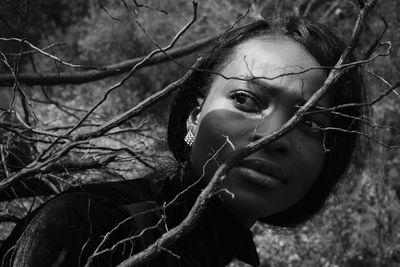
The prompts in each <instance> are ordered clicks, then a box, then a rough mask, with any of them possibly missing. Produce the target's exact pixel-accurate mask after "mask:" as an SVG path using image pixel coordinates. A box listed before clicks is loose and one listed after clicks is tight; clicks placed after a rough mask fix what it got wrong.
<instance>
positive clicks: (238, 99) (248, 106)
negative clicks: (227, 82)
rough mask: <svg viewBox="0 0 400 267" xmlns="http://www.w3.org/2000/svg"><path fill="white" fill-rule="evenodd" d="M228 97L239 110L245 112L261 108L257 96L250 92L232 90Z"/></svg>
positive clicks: (256, 110) (257, 110)
mask: <svg viewBox="0 0 400 267" xmlns="http://www.w3.org/2000/svg"><path fill="white" fill-rule="evenodd" d="M230 97H231V99H232V100H233V101H234V104H235V105H236V106H237V107H238V108H239V109H240V110H243V111H246V112H259V111H261V109H262V108H261V105H260V103H259V101H258V100H257V98H256V97H255V96H254V95H253V94H252V93H250V92H247V91H234V92H232V93H231V95H230Z"/></svg>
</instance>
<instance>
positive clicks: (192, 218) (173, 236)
mask: <svg viewBox="0 0 400 267" xmlns="http://www.w3.org/2000/svg"><path fill="white" fill-rule="evenodd" d="M375 3H376V0H371V1H369V2H367V3H366V4H365V5H364V7H363V9H361V10H360V13H359V16H358V19H357V22H356V25H355V27H354V31H353V34H352V38H351V41H350V43H349V45H348V46H347V48H346V49H345V50H344V52H343V53H342V55H341V57H340V59H339V61H338V63H337V64H336V66H340V65H342V64H343V63H345V62H346V61H347V60H348V58H349V55H350V54H351V53H352V51H353V50H354V49H355V47H356V45H357V43H358V39H359V36H360V34H361V30H362V27H363V24H364V21H365V19H366V16H367V14H368V12H369V11H370V9H371V8H372V7H373V6H374V4H375ZM342 73H343V72H342V71H339V70H337V69H333V70H332V71H331V72H330V74H329V76H328V78H327V79H326V81H325V83H324V85H323V86H322V87H321V88H320V89H319V90H318V91H317V92H316V93H315V94H314V95H313V96H311V98H310V99H309V100H308V101H307V102H306V103H305V104H304V105H303V106H302V107H301V108H300V109H299V110H298V111H297V112H296V114H295V115H294V116H293V117H292V118H290V119H289V121H288V122H286V123H285V124H284V125H283V126H282V127H281V128H280V129H278V130H276V131H274V132H272V133H271V134H269V135H267V136H265V137H262V138H260V139H259V140H257V141H255V142H252V143H250V144H249V145H247V146H246V147H244V148H241V149H238V150H236V153H234V154H233V155H232V156H231V157H230V158H229V159H228V160H227V161H226V162H224V163H223V164H222V165H221V166H220V167H219V168H218V170H217V171H216V172H215V174H214V176H213V178H212V179H211V181H210V182H209V184H208V185H207V186H206V187H205V188H204V189H203V191H202V192H201V193H200V195H199V197H198V198H197V200H196V202H195V204H194V205H193V207H192V209H191V210H190V212H189V214H188V215H187V217H186V218H185V219H184V220H183V221H182V222H181V223H180V224H179V225H178V226H176V227H174V228H172V229H171V230H170V231H168V232H166V233H165V234H163V235H162V237H161V238H160V239H158V240H157V241H156V242H155V243H154V244H152V245H150V246H149V247H148V248H147V249H145V250H144V251H142V252H140V253H138V254H136V255H134V256H132V257H130V258H128V259H126V260H125V261H123V262H122V263H121V264H120V265H118V266H119V267H126V266H135V265H136V264H138V263H140V262H142V261H143V260H144V259H150V258H152V257H154V256H156V255H158V254H159V253H161V249H160V247H168V246H169V245H170V244H172V243H173V242H175V240H177V239H178V238H179V236H181V235H183V234H185V233H187V232H188V231H190V229H191V228H193V227H194V226H193V225H194V224H195V223H196V221H197V220H198V218H199V217H200V215H201V213H202V211H203V210H204V209H205V206H206V205H207V203H208V201H209V199H210V196H212V195H214V193H215V192H216V191H218V185H219V183H220V181H221V180H222V179H224V177H225V175H226V174H227V172H228V171H229V170H230V169H231V168H232V167H233V166H234V165H235V164H236V163H237V162H238V161H240V160H241V159H243V158H245V157H246V156H248V155H250V154H252V153H254V152H255V151H257V150H258V149H260V148H261V147H262V146H264V145H266V144H268V143H271V142H273V141H275V140H277V139H278V138H280V137H282V136H283V135H284V134H286V133H287V132H289V131H290V130H292V129H293V128H294V127H296V125H297V124H298V123H299V122H300V121H301V117H302V116H303V114H304V113H305V112H307V110H309V109H310V108H311V107H312V106H314V105H315V104H316V103H317V102H318V101H319V100H320V99H321V98H322V97H323V96H324V95H325V94H326V93H327V92H328V89H330V88H331V87H332V86H331V85H332V84H333V83H334V82H335V81H336V80H337V79H338V78H339V77H340V76H341V75H342Z"/></svg>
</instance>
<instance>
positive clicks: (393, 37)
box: [0, 0, 400, 267]
mask: <svg viewBox="0 0 400 267" xmlns="http://www.w3.org/2000/svg"><path fill="white" fill-rule="evenodd" d="M124 3H126V4H127V5H128V6H129V10H130V12H131V13H130V12H127V9H126V7H125V5H124ZM140 4H145V5H148V6H150V7H153V8H155V9H159V10H155V9H150V8H146V7H137V6H135V4H134V1H133V2H131V1H129V2H128V1H127V2H124V1H117V0H115V1H102V0H98V1H96V0H90V1H73V2H71V1H67V0H60V1H50V0H43V1H36V2H29V1H21V0H16V1H7V0H4V1H1V2H0V37H19V38H26V39H27V40H29V41H30V42H31V43H33V44H35V45H36V46H38V47H46V46H48V45H49V44H50V43H52V44H54V43H59V42H64V43H63V44H62V45H59V46H56V47H54V48H53V49H52V51H51V53H53V54H55V55H57V56H58V57H60V58H62V59H63V60H65V61H68V62H72V63H75V64H82V65H89V66H105V65H109V64H113V63H118V62H121V61H124V60H127V59H131V58H135V57H139V56H142V55H145V54H146V53H148V52H150V51H151V50H153V49H155V46H154V44H153V43H152V42H150V41H149V40H148V39H147V38H146V36H145V35H144V34H143V32H142V31H141V30H140V29H139V27H138V26H137V24H135V22H134V21H133V20H132V17H133V16H135V17H136V18H137V20H138V22H140V23H141V24H142V25H143V27H144V28H145V29H146V31H147V32H148V33H149V34H150V35H151V36H152V37H153V38H154V39H155V41H156V42H157V43H159V44H160V45H161V46H164V45H167V44H168V43H169V41H170V40H171V39H172V38H173V36H174V35H175V33H176V32H177V31H179V29H180V28H181V27H182V26H183V25H184V24H185V23H186V22H187V21H189V20H190V19H191V16H192V5H191V2H190V1H184V0H165V1H155V0H152V1H143V2H141V3H140ZM249 4H250V2H248V1H238V0H230V1H212V0H204V1H200V3H199V17H198V19H197V21H196V23H195V25H194V26H193V27H192V28H191V29H190V30H189V32H188V33H187V34H185V35H184V36H183V38H182V39H181V40H180V41H179V42H178V44H177V45H183V44H188V43H191V42H193V41H196V40H199V39H201V38H203V37H208V36H211V35H214V34H216V33H218V32H221V31H223V30H226V29H227V28H229V27H230V26H231V25H232V24H234V23H235V22H236V21H237V20H238V19H239V18H240V17H241V16H242V15H243V14H245V13H246V11H249V14H248V16H247V17H248V18H250V17H257V16H263V17H265V18H268V17H274V16H277V15H280V14H284V13H287V12H298V13H300V14H308V15H309V16H311V17H313V18H315V19H317V20H319V21H322V22H324V23H327V24H329V25H331V26H333V27H334V28H335V29H337V31H338V34H339V35H341V36H343V37H344V38H346V39H348V38H349V35H350V33H351V29H352V26H353V25H354V20H355V16H356V8H355V6H356V4H355V3H354V2H352V1H334V0H327V1H321V0H317V1H315V0H314V1H304V0H296V1H288V0H285V1H277V0H269V1H256V2H255V3H254V4H253V5H251V7H250V8H249V10H248V7H249ZM27 8H28V10H29V12H27V14H28V16H25V13H24V12H25V10H26V9H27ZM160 10H163V11H166V12H167V13H168V14H165V13H164V12H161V11H160ZM399 13H400V5H399V3H398V1H396V0H386V1H380V2H379V3H378V5H377V6H376V8H375V9H374V11H373V13H372V15H371V17H370V18H369V19H368V24H367V26H366V29H365V32H364V34H363V36H362V38H361V40H360V46H359V49H358V53H359V54H362V53H363V52H365V51H366V49H367V48H368V46H369V44H371V43H372V42H373V41H374V40H375V39H376V38H377V36H378V35H379V34H380V32H381V31H382V30H383V28H384V24H383V22H382V19H381V16H383V17H384V18H385V19H386V21H387V23H388V29H387V32H386V34H385V36H384V37H383V41H388V40H390V41H391V43H392V51H391V55H390V56H388V57H381V58H378V59H377V60H375V61H374V62H373V63H371V64H368V65H366V66H365V67H364V69H365V71H366V72H373V73H376V74H378V75H380V76H382V77H383V78H385V79H386V81H388V82H389V83H391V84H394V83H396V82H399V77H400V76H399V74H400V59H399V55H400V49H399V47H400V43H399V42H400V31H399V28H400V20H399V18H398V14H399ZM248 18H245V19H244V20H246V19H248ZM23 48H24V49H26V47H23ZM20 49H21V47H20V46H19V45H18V44H16V43H10V42H0V51H2V52H3V53H5V54H8V59H9V61H10V62H13V63H15V60H16V58H15V57H13V56H12V55H11V54H12V53H18V52H19V51H20ZM198 55H199V53H195V54H194V55H190V56H187V57H185V58H181V59H178V61H179V62H180V63H182V64H184V65H191V64H192V62H193V61H194V59H195V58H196V57H197V56H198ZM13 60H14V61H13ZM56 71H59V72H73V71H75V70H74V69H71V68H68V67H65V66H63V65H61V64H58V63H55V62H54V61H53V60H51V59H49V58H47V57H44V56H42V55H39V54H37V53H36V54H31V55H30V56H24V57H21V62H20V72H21V73H24V72H38V73H47V72H56ZM0 72H1V73H8V70H7V68H6V67H5V66H4V65H0ZM184 72H185V69H184V68H182V67H179V66H178V65H177V64H175V63H173V62H168V63H162V64H159V65H156V66H152V67H146V68H143V69H141V70H140V71H139V72H137V73H136V74H135V75H134V77H132V78H131V79H129V80H128V81H127V82H126V83H125V84H124V85H123V86H122V87H120V88H119V89H118V90H117V91H115V92H113V93H112V94H111V96H110V97H109V99H108V101H107V102H106V103H105V104H103V105H102V106H101V107H100V108H99V109H98V110H97V112H96V114H95V115H94V116H92V117H91V118H90V122H92V123H101V122H102V121H105V120H108V119H110V118H112V117H113V116H115V115H117V114H119V113H121V112H123V111H125V110H127V109H129V108H130V107H132V106H133V105H135V104H137V103H139V102H140V101H141V100H143V99H144V98H145V97H147V96H149V95H151V94H152V93H154V92H156V91H157V90H160V89H161V88H163V87H164V86H166V85H168V84H169V83H171V82H172V81H174V80H176V79H177V78H179V77H180V76H181V75H182V74H183V73H184ZM366 76H367V80H368V85H369V94H370V97H371V98H372V97H373V96H376V95H378V94H379V93H380V92H382V91H383V90H384V89H385V88H386V85H385V84H384V83H382V82H380V81H379V80H378V79H376V78H374V77H373V76H372V75H369V74H367V75H366ZM120 78H121V76H117V77H112V78H108V79H104V80H100V81H96V82H92V83H86V84H82V85H56V86H25V87H24V90H25V91H26V93H27V94H28V95H29V96H30V98H31V101H32V106H31V112H32V111H34V113H35V116H36V118H34V117H31V120H32V123H34V124H35V125H36V126H37V127H42V128H50V127H56V126H65V125H71V124H73V123H74V122H76V118H75V117H73V116H71V114H68V113H66V112H63V111H61V110H60V109H58V108H57V107H56V105H54V104H49V103H48V101H47V102H46V101H44V99H47V100H48V98H51V99H54V100H56V101H57V102H58V103H59V104H62V105H64V106H66V107H69V108H73V109H75V110H71V109H69V113H73V114H75V115H78V116H79V115H82V114H84V113H83V112H80V111H79V110H81V109H82V110H84V109H87V108H88V107H91V106H92V105H93V104H94V103H95V102H96V101H98V99H100V98H101V97H102V95H103V94H104V92H105V90H106V89H107V88H108V87H109V86H111V85H112V84H114V83H115V82H117V81H118V80H119V79H120ZM12 93H13V92H12V88H11V87H0V101H1V107H2V108H5V106H7V105H8V104H9V103H10V100H11V98H12ZM44 94H47V97H48V98H46V97H45V95H44ZM13 108H14V109H15V110H17V111H18V112H20V113H21V114H23V110H22V105H21V103H20V102H19V101H16V102H15V103H14V105H13ZM167 110H168V100H166V101H163V102H161V103H159V104H157V106H155V107H154V108H152V109H151V110H150V111H148V112H146V114H144V115H143V116H141V117H140V118H138V119H134V120H132V121H131V122H130V123H129V125H126V127H136V128H137V129H139V130H137V131H133V132H132V131H131V132H127V133H123V134H121V135H118V138H114V139H113V138H102V139H98V140H94V142H96V144H97V145H103V146H109V147H113V148H116V147H123V146H128V147H131V148H132V149H134V150H135V151H136V152H137V153H139V154H140V155H141V156H142V157H143V158H145V159H146V160H147V162H149V163H150V164H153V165H157V164H160V163H166V162H170V158H169V157H170V156H169V154H168V152H167V151H166V150H167V145H166V141H165V125H166V121H167V114H168V112H167ZM372 113H373V117H372V119H371V120H372V122H373V123H374V124H376V125H380V126H385V127H371V129H370V130H371V134H372V135H373V136H374V138H376V139H379V140H381V141H382V142H384V143H385V144H388V145H398V144H399V129H400V120H399V116H400V114H399V113H400V97H399V95H398V94H395V93H392V94H391V95H390V96H389V97H387V98H385V99H384V100H382V101H381V102H379V103H378V104H376V105H374V106H373V112H372ZM37 149H38V150H40V149H41V148H40V147H38V148H37ZM368 152H369V153H368V154H369V155H372V156H371V157H368V158H367V159H366V167H365V168H364V169H363V171H362V172H361V173H359V174H352V175H349V177H346V178H347V180H346V181H347V182H345V183H343V184H342V186H341V187H339V188H338V190H337V192H336V194H335V195H334V196H333V197H332V198H331V199H330V201H329V203H328V204H327V208H326V209H325V210H324V212H322V213H321V214H319V215H318V216H316V218H315V219H314V220H312V221H311V222H309V223H307V224H306V225H304V226H302V227H300V228H298V229H295V230H290V231H289V230H285V229H271V228H269V227H268V226H264V225H256V226H255V227H254V228H253V230H254V232H255V234H256V235H255V240H256V242H257V244H258V250H259V254H260V256H261V261H262V264H261V266H324V267H328V266H397V265H398V264H400V231H399V230H400V229H399V228H400V223H399V220H400V180H399V178H400V177H399V173H400V158H399V150H396V149H388V148H386V147H385V146H383V145H378V144H376V143H374V142H372V143H371V146H370V148H369V151H368ZM71 157H76V158H85V157H91V154H90V152H87V153H83V154H82V153H76V154H73V155H71ZM155 162H158V163H155ZM147 171H149V170H148V168H144V167H143V165H142V164H140V163H138V162H137V161H135V160H133V159H132V157H129V156H125V157H120V158H119V161H118V162H116V163H115V164H113V165H111V166H109V168H107V169H106V170H91V171H87V172H85V173H67V174H62V175H60V176H62V180H63V181H62V182H60V181H59V182H57V184H56V185H57V187H58V189H59V190H63V189H65V188H67V187H69V186H71V185H76V184H79V183H85V182H90V181H98V180H104V179H111V177H112V176H113V175H115V174H118V175H121V176H123V177H124V178H128V179H129V178H134V177H136V176H140V175H141V174H142V173H144V172H147ZM111 174H113V175H111ZM66 181H67V182H66ZM46 199H47V197H42V198H38V199H35V200H32V199H19V200H15V201H12V202H3V203H1V208H2V211H1V212H2V213H7V214H8V213H11V214H14V215H17V216H23V214H24V213H25V212H26V209H29V207H30V204H32V203H34V205H35V206H36V205H38V204H40V203H41V202H43V201H45V200H46ZM12 226H13V223H10V222H2V223H1V229H2V237H3V238H4V237H5V236H6V235H7V234H8V232H9V230H10V229H11V228H12ZM231 266H244V265H243V264H242V263H238V262H234V263H232V264H231Z"/></svg>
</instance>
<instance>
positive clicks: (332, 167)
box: [168, 16, 365, 227]
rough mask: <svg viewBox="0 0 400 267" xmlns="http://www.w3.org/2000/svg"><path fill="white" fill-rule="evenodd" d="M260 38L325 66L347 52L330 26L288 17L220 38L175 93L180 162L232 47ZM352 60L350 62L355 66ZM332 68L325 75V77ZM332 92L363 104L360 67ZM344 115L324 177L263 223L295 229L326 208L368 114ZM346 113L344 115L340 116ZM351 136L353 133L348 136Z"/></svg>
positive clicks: (171, 130)
mask: <svg viewBox="0 0 400 267" xmlns="http://www.w3.org/2000/svg"><path fill="white" fill-rule="evenodd" d="M262 36H278V37H279V36H286V37H289V38H291V39H293V40H294V41H296V42H297V43H299V44H301V45H302V46H303V47H305V48H306V49H307V50H308V52H309V53H310V54H311V55H312V56H313V57H314V58H315V59H316V60H317V61H318V63H319V64H320V65H321V66H334V65H335V64H336V62H337V61H338V59H339V57H340V55H341V53H342V52H343V50H344V49H345V44H344V42H343V41H342V40H341V39H340V38H338V37H337V35H336V34H334V33H333V32H332V31H331V30H330V29H329V28H328V27H327V26H325V25H321V24H318V23H315V22H312V21H310V20H307V19H304V18H300V17H298V16H287V17H284V18H280V19H277V20H274V21H272V22H268V21H266V20H257V21H254V22H252V23H249V24H246V25H244V26H241V27H238V28H235V29H232V30H230V31H228V32H226V33H225V34H223V35H222V36H220V37H219V38H218V39H217V40H216V41H215V42H214V43H213V47H212V48H211V49H210V50H209V51H208V53H207V54H206V55H205V56H204V57H203V58H202V59H201V62H200V63H199V65H198V71H194V72H193V73H192V74H191V75H190V76H189V77H188V78H187V80H186V81H185V82H184V84H183V85H182V87H181V88H180V90H179V91H178V92H177V94H176V96H175V99H174V101H173V103H172V107H171V113H170V117H169V125H168V143H169V147H170V149H171V151H172V153H173V154H174V156H175V158H176V159H177V160H178V161H179V162H185V161H187V160H188V158H189V157H188V155H189V153H190V147H188V146H187V145H186V143H185V142H184V140H183V139H184V136H185V134H186V132H187V131H186V120H187V118H188V115H189V113H190V112H191V110H192V109H193V108H195V107H196V106H197V105H198V104H197V101H196V99H197V98H198V97H204V96H206V94H207V91H208V89H209V87H210V84H211V83H212V81H213V77H214V75H213V74H212V72H207V71H201V70H211V71H218V68H220V67H221V66H222V65H223V64H224V63H225V62H226V61H227V60H228V59H229V57H230V56H231V55H232V53H233V52H234V48H235V47H236V46H237V45H239V44H241V43H243V42H245V41H246V40H249V39H251V38H256V37H262ZM353 60H354V57H351V58H350V61H353ZM328 72H329V69H327V70H326V73H328ZM332 89H333V90H331V105H332V106H337V105H341V104H345V103H361V102H363V101H364V100H365V95H364V91H365V90H364V83H363V79H362V76H361V73H360V70H359V68H358V67H353V68H349V69H347V70H346V71H345V72H344V73H343V74H342V76H341V77H340V79H339V80H338V81H336V82H335V84H334V88H332ZM340 113H341V115H333V116H332V127H335V128H339V129H343V130H346V131H347V132H345V131H339V130H335V131H327V132H326V133H325V140H324V144H325V147H326V148H327V149H328V152H327V160H326V163H325V166H324V168H323V171H322V173H321V175H320V176H319V177H318V179H317V180H316V181H315V182H314V184H313V185H312V187H311V188H310V190H309V191H308V192H307V194H306V195H305V196H304V197H303V199H301V200H300V201H299V202H298V203H297V204H295V205H294V206H292V207H290V208H288V209H286V210H284V211H281V212H279V213H276V214H273V215H270V216H268V217H265V218H262V219H260V221H262V222H266V223H269V224H271V225H275V226H283V227H292V226H296V225H297V224H299V223H301V222H304V221H305V220H307V219H309V218H310V217H311V216H313V215H314V214H316V213H317V212H318V211H319V210H320V209H321V208H322V207H323V205H324V203H325V201H326V199H327V198H328V196H329V194H330V193H331V192H332V190H333V189H334V187H335V185H336V184H337V182H338V181H339V180H340V178H341V177H342V176H343V174H344V173H345V172H346V170H347V169H348V167H349V165H350V162H351V161H352V157H355V154H356V151H357V148H356V147H357V145H356V144H357V139H358V138H357V136H358V135H357V134H356V133H355V132H356V131H357V132H358V131H361V125H360V123H359V121H358V120H357V119H354V118H358V117H361V116H362V115H365V112H364V110H363V109H362V108H360V107H356V106H353V107H349V108H346V109H341V110H340ZM342 114H344V115H342ZM350 131H351V132H352V133H350Z"/></svg>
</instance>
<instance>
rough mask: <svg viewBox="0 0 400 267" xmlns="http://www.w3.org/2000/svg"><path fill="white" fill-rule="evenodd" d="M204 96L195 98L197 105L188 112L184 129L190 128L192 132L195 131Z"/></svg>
mask: <svg viewBox="0 0 400 267" xmlns="http://www.w3.org/2000/svg"><path fill="white" fill-rule="evenodd" d="M203 103H204V98H197V104H198V105H197V106H196V107H194V108H193V109H192V111H191V112H190V113H189V116H188V119H187V121H186V129H187V130H188V131H189V130H191V131H192V132H193V133H195V132H196V128H197V124H198V123H199V119H200V114H201V110H202V107H203Z"/></svg>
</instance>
